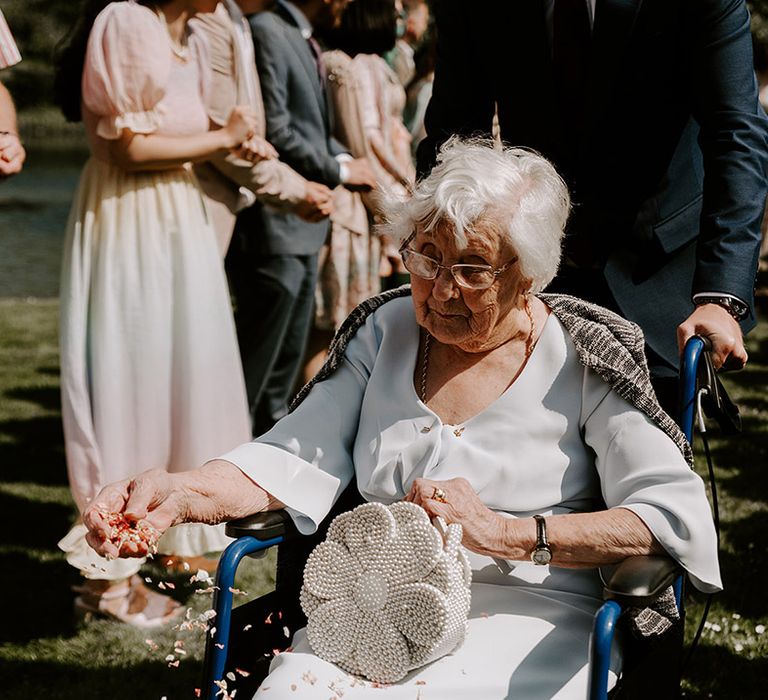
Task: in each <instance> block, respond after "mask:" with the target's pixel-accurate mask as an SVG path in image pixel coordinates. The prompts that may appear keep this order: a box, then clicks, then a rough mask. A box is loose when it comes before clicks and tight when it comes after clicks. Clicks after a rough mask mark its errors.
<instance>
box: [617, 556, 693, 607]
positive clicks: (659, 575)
mask: <svg viewBox="0 0 768 700" xmlns="http://www.w3.org/2000/svg"><path fill="white" fill-rule="evenodd" d="M681 572H682V569H681V568H680V566H679V564H678V563H677V562H676V561H675V560H674V559H672V558H671V557H667V556H656V555H649V556H635V557H628V558H627V559H625V560H624V561H622V562H620V563H619V564H617V565H616V566H615V567H614V568H613V571H611V573H610V576H609V577H608V579H607V581H606V583H605V587H604V588H603V598H604V599H605V600H615V601H617V602H618V603H621V605H622V606H627V607H645V606H646V605H649V604H650V603H651V602H653V601H654V600H655V599H656V598H657V597H658V596H659V595H661V594H662V593H663V592H664V590H665V589H666V588H667V587H669V586H671V585H672V584H673V583H674V582H675V579H676V578H677V577H678V576H679V575H680V573H681Z"/></svg>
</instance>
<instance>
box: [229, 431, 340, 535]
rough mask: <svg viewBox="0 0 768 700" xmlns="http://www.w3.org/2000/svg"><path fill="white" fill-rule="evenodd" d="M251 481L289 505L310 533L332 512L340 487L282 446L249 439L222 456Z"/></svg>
mask: <svg viewBox="0 0 768 700" xmlns="http://www.w3.org/2000/svg"><path fill="white" fill-rule="evenodd" d="M219 459H223V460H225V461H227V462H230V463H231V464H234V465H235V466H236V467H237V468H238V469H239V470H240V471H241V472H243V474H245V475H246V476H247V477H248V478H249V479H251V481H253V482H254V483H255V484H257V485H258V486H260V487H261V488H263V489H264V490H265V491H267V492H268V493H270V494H271V495H272V496H273V497H275V498H276V499H277V500H279V501H280V502H282V503H284V504H285V505H286V510H287V512H288V513H289V514H290V516H291V518H292V519H293V522H294V524H295V525H296V529H297V530H298V531H299V532H300V533H301V534H302V535H310V534H312V533H313V532H315V530H317V526H318V524H319V523H320V522H321V521H322V520H323V518H324V517H325V516H326V515H327V514H328V511H329V510H330V509H331V506H332V505H333V503H334V501H335V499H336V495H337V493H338V490H339V485H340V483H341V482H340V481H339V479H337V478H336V477H335V476H332V475H331V474H328V473H327V472H324V471H323V470H321V469H318V468H317V467H315V466H314V465H312V464H310V463H309V462H306V461H305V460H303V459H301V458H300V457H296V456H295V455H292V454H291V453H290V452H286V451H285V450H283V449H280V448H279V447H275V446H273V445H265V444H263V443H259V442H249V443H246V444H244V445H240V446H239V447H236V448H235V449H234V450H232V451H231V452H227V454H225V455H222V456H221V457H219Z"/></svg>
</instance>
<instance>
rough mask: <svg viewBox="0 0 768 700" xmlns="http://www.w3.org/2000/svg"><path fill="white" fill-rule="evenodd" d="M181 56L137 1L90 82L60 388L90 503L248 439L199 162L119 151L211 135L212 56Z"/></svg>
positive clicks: (119, 5) (91, 558) (169, 547)
mask: <svg viewBox="0 0 768 700" xmlns="http://www.w3.org/2000/svg"><path fill="white" fill-rule="evenodd" d="M189 48H190V51H189V55H188V57H187V60H186V62H182V61H180V60H178V59H177V58H175V57H174V56H173V54H172V51H171V44H170V39H169V36H168V33H167V30H166V28H165V27H164V26H163V24H161V20H160V19H159V18H158V17H157V16H156V15H155V14H154V13H153V12H152V11H151V10H150V9H148V8H146V7H144V6H142V5H139V4H137V3H134V2H132V1H129V2H116V3H112V4H110V5H108V6H107V7H106V8H105V9H104V10H103V11H102V12H101V14H100V15H99V16H98V17H97V19H96V22H95V24H94V26H93V29H92V31H91V35H90V38H89V42H88V52H87V56H86V62H85V67H84V73H83V83H82V85H83V102H84V107H83V117H84V122H85V126H86V131H87V134H88V139H89V143H90V146H91V151H92V154H93V155H92V157H91V159H90V160H89V161H88V163H87V164H86V166H85V168H84V171H83V174H82V178H81V181H80V187H79V190H78V193H77V195H76V198H75V201H74V203H73V206H72V211H71V214H70V219H69V224H68V230H67V237H66V242H65V246H64V262H63V272H62V282H61V375H62V376H61V389H62V415H63V420H64V436H65V445H66V455H67V466H68V471H69V479H70V485H71V488H72V493H73V496H74V499H75V501H76V503H77V505H78V507H79V508H80V510H82V509H83V507H84V506H85V505H86V503H87V502H88V500H89V499H91V498H92V497H93V496H95V495H96V494H97V493H98V491H99V489H100V488H101V487H102V486H104V485H105V484H108V483H110V482H113V481H117V480H121V479H128V478H131V477H133V476H135V475H137V474H138V473H140V472H142V471H144V470H146V469H151V468H156V467H159V468H162V469H167V470H168V471H169V472H181V471H186V470H190V469H194V468H197V467H199V466H200V465H202V464H203V463H204V462H205V461H207V460H209V459H211V458H213V457H216V456H217V455H218V454H221V453H222V452H223V451H226V450H227V449H230V448H231V447H233V446H235V445H238V444H240V443H241V442H243V441H246V440H248V439H249V438H250V427H249V420H248V411H247V404H246V398H245V389H244V383H243V375H242V368H241V365H240V356H239V353H238V348H237V341H236V335H235V329H234V323H233V319H232V310H231V307H230V301H229V294H228V290H227V285H226V280H225V276H224V270H223V267H222V263H221V257H220V255H219V254H218V250H217V246H216V238H215V234H214V231H213V228H212V227H211V225H210V222H209V220H208V217H207V214H206V211H205V207H204V204H203V200H202V197H201V193H200V190H199V187H198V185H197V181H196V179H195V177H194V175H193V174H192V171H191V170H190V169H189V168H188V167H178V168H173V169H168V170H154V171H147V172H142V173H135V172H127V171H125V170H122V169H121V168H119V167H118V166H117V165H116V164H115V163H113V162H112V160H111V158H110V153H109V140H111V139H116V138H117V137H118V136H119V134H120V132H121V131H122V130H123V129H129V130H130V131H133V132H134V133H137V134H164V135H168V136H185V135H192V134H197V133H201V132H204V131H206V130H207V128H208V117H207V116H206V109H205V106H204V94H205V89H206V78H205V71H206V70H207V62H206V60H205V45H204V43H203V41H202V39H201V38H200V37H198V36H196V35H194V34H192V35H191V36H190V38H189ZM84 531H85V529H84V527H83V526H82V525H76V526H75V527H74V528H73V529H72V530H71V531H70V533H69V534H68V535H67V536H66V537H65V538H64V540H62V542H61V543H60V545H61V547H62V549H64V550H65V551H66V552H67V559H68V561H69V562H70V563H71V564H73V565H74V566H76V567H78V568H79V569H80V570H81V571H82V572H83V573H84V574H85V575H86V576H89V577H91V578H110V579H114V578H121V577H123V576H127V575H130V574H132V573H134V572H135V571H136V570H137V569H138V568H139V566H140V565H141V561H140V560H118V561H114V562H106V561H104V560H101V559H99V558H98V557H96V555H95V553H94V552H93V551H92V550H91V549H90V548H89V547H88V546H87V545H86V543H85V541H84ZM228 541H229V540H228V538H226V537H225V536H224V534H223V530H222V529H221V528H220V527H217V528H212V527H209V526H205V525H183V526H180V527H176V528H172V529H171V530H170V531H169V532H168V533H167V534H166V535H164V537H163V538H162V540H161V542H160V551H162V552H164V553H168V554H179V555H183V556H194V555H200V554H203V553H205V552H208V551H220V550H221V549H222V548H223V547H224V546H226V543H227V542H228Z"/></svg>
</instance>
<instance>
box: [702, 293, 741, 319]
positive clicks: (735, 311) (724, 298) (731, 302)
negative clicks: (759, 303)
mask: <svg viewBox="0 0 768 700" xmlns="http://www.w3.org/2000/svg"><path fill="white" fill-rule="evenodd" d="M693 303H694V304H695V305H696V306H702V305H703V304H717V306H720V307H722V308H724V309H725V310H726V311H727V312H728V313H729V314H731V316H733V318H734V319H736V320H737V321H741V320H743V319H745V318H746V317H747V315H748V314H749V306H747V304H745V303H744V302H743V301H741V299H738V298H736V297H733V296H731V295H730V294H696V295H695V296H694V298H693Z"/></svg>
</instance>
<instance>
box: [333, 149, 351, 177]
mask: <svg viewBox="0 0 768 700" xmlns="http://www.w3.org/2000/svg"><path fill="white" fill-rule="evenodd" d="M351 160H354V158H352V156H351V155H350V154H349V153H339V155H337V156H336V162H337V163H338V164H339V180H341V182H342V184H344V183H345V182H349V168H348V167H347V166H346V165H345V163H348V162H349V161H351Z"/></svg>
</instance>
